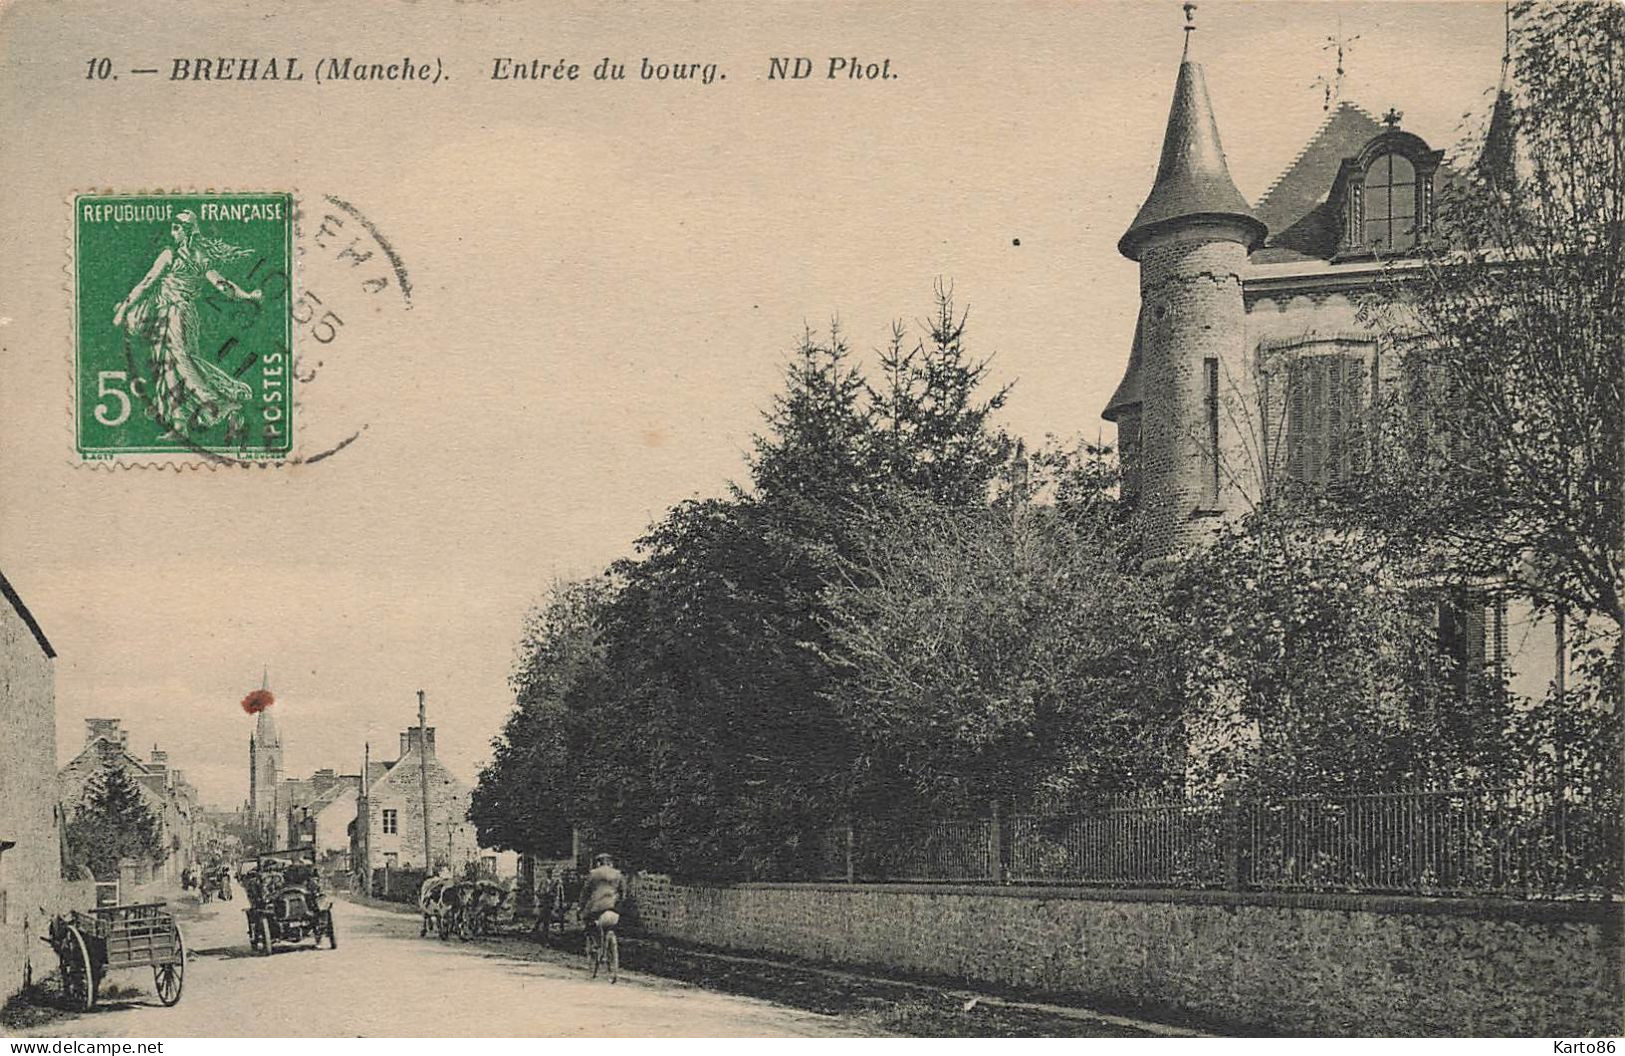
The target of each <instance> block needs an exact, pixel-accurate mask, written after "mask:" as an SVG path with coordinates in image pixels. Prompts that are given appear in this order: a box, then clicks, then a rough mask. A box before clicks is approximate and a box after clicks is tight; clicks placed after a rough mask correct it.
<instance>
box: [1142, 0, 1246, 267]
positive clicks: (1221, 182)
mask: <svg viewBox="0 0 1625 1056" xmlns="http://www.w3.org/2000/svg"><path fill="white" fill-rule="evenodd" d="M1195 12H1196V5H1195V4H1194V3H1187V4H1185V27H1184V29H1185V51H1184V54H1183V55H1182V56H1181V58H1180V63H1179V79H1178V80H1177V81H1175V83H1174V101H1173V105H1172V106H1171V107H1170V108H1169V110H1168V129H1167V131H1166V132H1164V133H1163V138H1162V160H1161V161H1160V162H1159V163H1158V165H1157V178H1156V181H1155V182H1154V183H1153V184H1152V185H1151V194H1150V195H1149V196H1148V197H1147V198H1146V200H1145V204H1144V205H1142V206H1140V211H1139V213H1138V214H1137V215H1136V216H1135V217H1134V222H1133V223H1132V224H1130V225H1129V228H1128V230H1127V231H1125V232H1124V233H1123V237H1122V238H1120V239H1119V240H1118V242H1117V249H1118V251H1119V252H1120V253H1122V254H1123V255H1124V256H1125V257H1128V258H1129V259H1130V260H1138V259H1139V258H1140V247H1141V246H1142V245H1143V244H1144V242H1145V239H1146V238H1147V237H1148V236H1150V235H1151V234H1153V233H1155V232H1157V231H1159V230H1164V229H1166V228H1168V227H1171V226H1174V225H1176V224H1178V223H1180V222H1182V221H1190V220H1228V221H1234V222H1236V223H1238V224H1239V225H1240V226H1241V227H1243V228H1245V229H1246V230H1247V232H1248V236H1247V248H1248V250H1249V251H1251V250H1254V249H1257V248H1258V247H1259V246H1261V245H1263V244H1264V238H1265V236H1266V235H1267V234H1268V229H1267V228H1265V226H1264V224H1263V222H1262V221H1260V220H1259V219H1258V218H1257V217H1256V216H1254V215H1253V211H1252V209H1251V208H1250V207H1249V206H1248V205H1247V200H1246V199H1245V198H1243V197H1242V196H1241V192H1240V191H1238V190H1236V183H1235V181H1234V180H1232V179H1231V178H1230V167H1229V165H1228V164H1227V163H1226V162H1225V158H1224V146H1223V144H1221V143H1220V142H1219V125H1218V122H1217V121H1215V120H1214V118H1213V104H1212V103H1211V102H1209V100H1208V95H1207V81H1206V79H1205V78H1204V76H1203V73H1202V66H1201V64H1200V63H1198V62H1196V61H1195V60H1194V59H1192V58H1191V37H1192V35H1193V34H1194V32H1195V30H1196V20H1195Z"/></svg>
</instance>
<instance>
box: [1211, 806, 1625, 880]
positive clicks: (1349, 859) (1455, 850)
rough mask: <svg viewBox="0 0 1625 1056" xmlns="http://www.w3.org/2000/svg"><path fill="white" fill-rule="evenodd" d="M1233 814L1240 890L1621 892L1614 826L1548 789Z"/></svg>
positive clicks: (1246, 809)
mask: <svg viewBox="0 0 1625 1056" xmlns="http://www.w3.org/2000/svg"><path fill="white" fill-rule="evenodd" d="M1238 809H1239V815H1240V818H1239V822H1240V824H1239V830H1240V831H1239V833H1238V835H1239V836H1240V840H1239V843H1240V846H1239V870H1240V873H1241V875H1240V882H1241V884H1242V886H1245V887H1250V888H1255V889H1260V890H1277V891H1303V890H1339V891H1371V892H1388V893H1406V894H1434V895H1518V896H1523V897H1540V896H1546V897H1563V896H1567V897H1584V896H1601V895H1606V894H1610V893H1613V892H1617V891H1618V890H1619V856H1620V844H1619V827H1618V824H1617V821H1616V820H1615V819H1612V818H1610V817H1608V816H1606V815H1603V814H1600V813H1598V812H1596V811H1594V810H1592V809H1591V808H1589V807H1587V806H1585V805H1583V804H1579V803H1574V802H1564V801H1561V800H1560V799H1559V798H1558V797H1557V796H1556V795H1555V794H1553V793H1551V792H1536V793H1531V792H1528V791H1526V790H1518V789H1512V788H1490V789H1444V790H1430V791H1415V792H1389V793H1369V794H1362V795H1345V796H1291V797H1282V798H1279V799H1274V800H1266V801H1261V802H1257V803H1246V804H1241V805H1240V806H1239V808H1238Z"/></svg>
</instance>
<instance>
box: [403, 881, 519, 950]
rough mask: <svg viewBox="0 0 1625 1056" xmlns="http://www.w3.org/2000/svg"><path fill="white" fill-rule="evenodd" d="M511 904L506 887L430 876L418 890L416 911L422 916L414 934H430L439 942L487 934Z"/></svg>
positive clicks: (509, 891)
mask: <svg viewBox="0 0 1625 1056" xmlns="http://www.w3.org/2000/svg"><path fill="white" fill-rule="evenodd" d="M512 902H513V888H512V886H511V885H509V884H502V883H498V882H497V881H495V880H488V879H484V878H481V879H479V880H453V879H451V878H450V877H444V876H431V877H429V878H428V879H426V880H424V881H423V886H422V887H421V888H419V889H418V910H419V911H420V912H421V913H422V914H423V924H422V926H421V927H420V928H419V929H418V934H419V935H428V934H429V933H430V932H431V931H432V932H434V933H435V934H436V935H438V936H440V938H442V939H449V938H450V937H451V936H453V935H456V936H457V937H458V938H461V939H471V938H473V937H474V936H476V935H485V934H489V933H490V932H491V930H492V926H493V925H494V924H495V923H496V919H497V917H498V916H499V915H500V914H501V913H502V912H503V911H504V910H511V909H512V908H513V906H512Z"/></svg>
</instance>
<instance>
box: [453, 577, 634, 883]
mask: <svg viewBox="0 0 1625 1056" xmlns="http://www.w3.org/2000/svg"><path fill="white" fill-rule="evenodd" d="M612 593H613V587H612V584H611V583H610V581H609V580H608V579H607V578H605V577H598V578H595V579H588V580H582V581H578V582H560V583H555V584H554V586H553V588H552V590H551V592H550V593H549V595H548V597H547V599H546V600H545V601H544V602H543V603H542V604H541V605H539V606H538V607H537V608H536V609H535V610H533V611H532V612H531V613H530V614H529V615H528V616H527V618H526V623H525V629H524V634H523V637H522V638H521V639H520V643H519V649H518V655H517V657H516V660H515V664H514V670H513V673H512V674H511V675H510V677H509V683H510V685H511V686H512V687H513V691H514V710H513V712H512V713H511V714H510V715H509V717H508V721H507V723H506V724H505V725H504V726H503V729H502V732H501V734H500V735H499V736H498V737H496V738H495V740H493V741H492V745H491V747H492V753H493V754H492V759H491V762H490V763H489V764H487V765H486V767H485V768H484V769H483V770H482V771H481V772H480V776H479V782H478V784H477V785H476V786H475V789H474V795H473V800H472V804H471V806H470V809H469V819H470V820H471V821H473V822H474V825H475V829H476V831H477V832H478V834H479V839H480V844H481V846H486V847H496V848H501V849H506V850H516V851H521V852H524V853H528V854H537V855H557V854H560V853H562V852H564V851H566V850H568V848H569V846H570V808H571V798H572V797H571V784H572V782H571V775H570V772H569V757H568V755H567V753H566V750H565V737H566V728H567V724H568V704H567V700H568V696H569V693H570V692H571V691H572V690H573V689H574V688H575V687H576V686H577V685H578V684H580V683H581V682H583V681H584V680H586V679H587V678H589V677H591V676H592V675H593V674H595V673H596V671H597V668H598V667H599V666H600V665H601V664H602V663H603V645H602V641H601V627H600V624H601V620H602V617H603V612H604V609H605V607H606V606H607V605H608V604H609V601H610V598H611V596H612Z"/></svg>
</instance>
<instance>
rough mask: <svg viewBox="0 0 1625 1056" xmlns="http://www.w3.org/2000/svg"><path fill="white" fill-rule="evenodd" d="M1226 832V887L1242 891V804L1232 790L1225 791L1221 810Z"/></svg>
mask: <svg viewBox="0 0 1625 1056" xmlns="http://www.w3.org/2000/svg"><path fill="white" fill-rule="evenodd" d="M1220 812H1221V817H1222V819H1223V821H1222V822H1221V824H1222V826H1223V832H1224V886H1225V887H1226V888H1227V889H1229V890H1231V891H1240V890H1241V886H1242V885H1241V803H1240V801H1239V799H1238V798H1237V796H1236V792H1235V790H1234V789H1232V788H1227V789H1225V791H1224V803H1223V805H1222V806H1221V808H1220Z"/></svg>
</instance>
